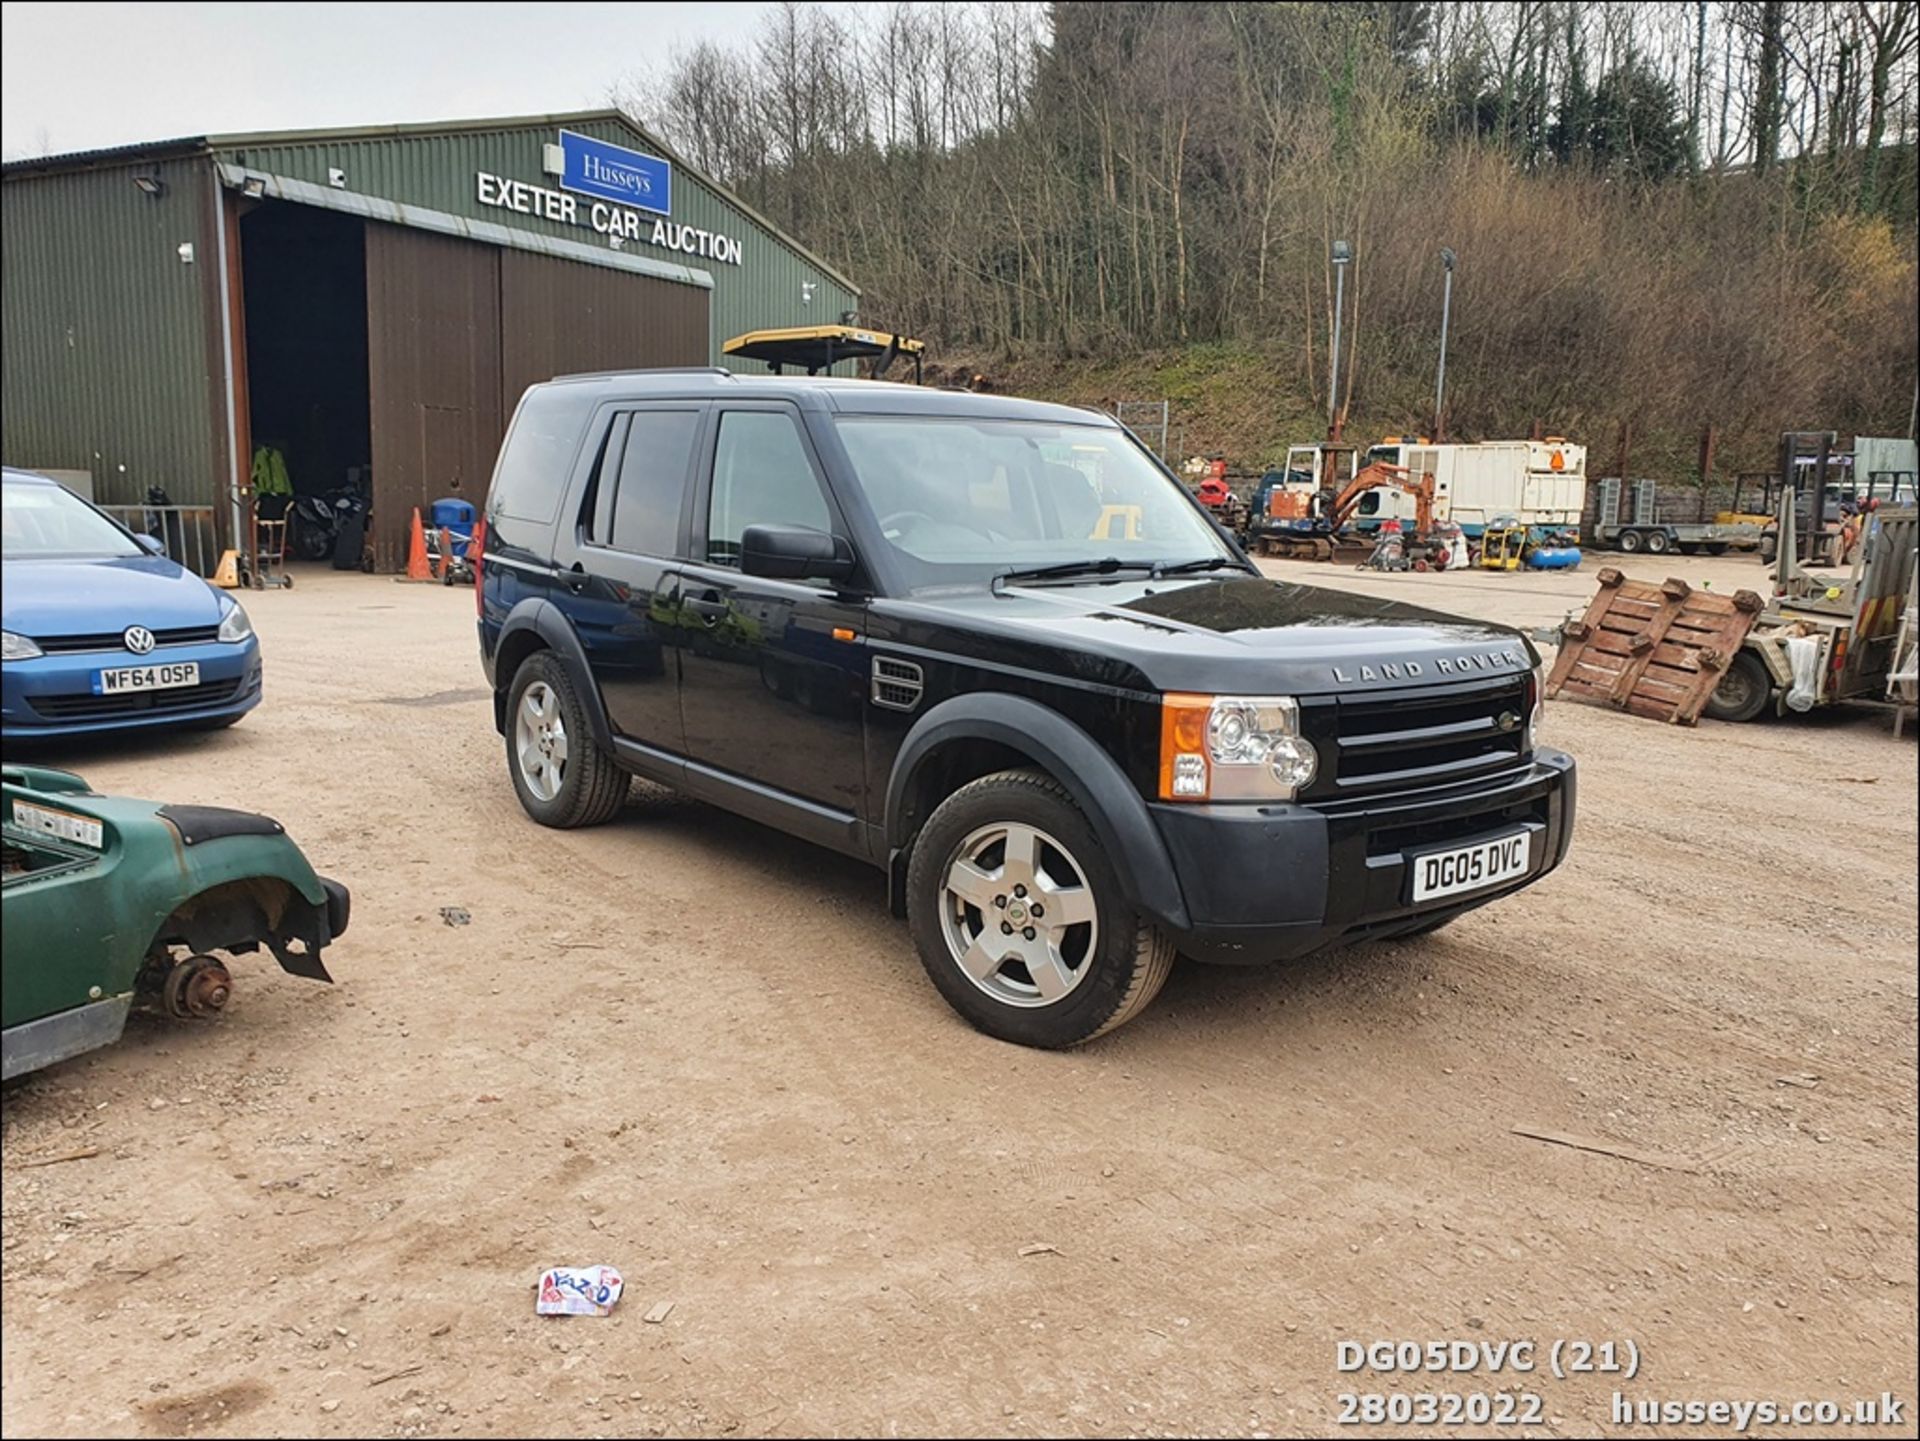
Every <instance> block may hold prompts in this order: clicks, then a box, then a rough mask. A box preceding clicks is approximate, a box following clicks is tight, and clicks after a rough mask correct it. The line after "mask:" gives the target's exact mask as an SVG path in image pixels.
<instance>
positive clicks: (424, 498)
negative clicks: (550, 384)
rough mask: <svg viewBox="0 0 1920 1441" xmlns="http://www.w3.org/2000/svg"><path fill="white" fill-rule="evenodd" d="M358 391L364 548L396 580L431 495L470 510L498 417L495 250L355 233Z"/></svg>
mask: <svg viewBox="0 0 1920 1441" xmlns="http://www.w3.org/2000/svg"><path fill="white" fill-rule="evenodd" d="M367 380H368V387H369V390H370V391H371V395H370V397H369V400H370V406H369V409H370V411H371V421H372V427H371V428H372V440H373V535H372V540H373V547H374V563H375V564H376V565H377V566H378V567H379V568H380V569H381V570H400V569H404V568H405V566H406V560H407V538H408V531H409V527H410V524H411V521H412V516H413V510H414V508H415V507H416V506H418V507H419V508H420V510H421V513H422V514H423V515H424V514H425V513H426V508H427V506H428V505H430V504H431V503H432V502H433V501H435V500H437V499H439V498H440V497H441V496H443V495H458V496H463V497H465V498H466V499H469V500H471V501H472V502H473V503H474V504H475V505H476V506H478V505H479V504H480V502H481V500H482V498H483V497H484V495H485V493H486V488H487V477H488V476H490V475H491V474H492V473H493V456H494V451H495V449H496V448H497V447H498V445H499V443H500V433H501V431H502V429H503V428H504V422H503V421H502V419H501V414H500V251H498V250H497V249H495V248H494V247H492V246H490V245H478V244H475V243H474V242H472V241H469V240H456V239H453V238H452V237H450V236H444V235H435V234H432V233H430V232H428V231H424V230H409V229H407V228H405V227H403V226H398V225H383V224H379V223H377V222H370V223H369V224H368V225H367Z"/></svg>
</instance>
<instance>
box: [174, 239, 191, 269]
mask: <svg viewBox="0 0 1920 1441" xmlns="http://www.w3.org/2000/svg"><path fill="white" fill-rule="evenodd" d="M173 253H174V254H175V255H178V256H179V257H180V263H181V264H182V265H191V264H193V242H192V241H191V240H183V241H181V242H180V243H179V244H178V245H176V246H175V247H174V248H173Z"/></svg>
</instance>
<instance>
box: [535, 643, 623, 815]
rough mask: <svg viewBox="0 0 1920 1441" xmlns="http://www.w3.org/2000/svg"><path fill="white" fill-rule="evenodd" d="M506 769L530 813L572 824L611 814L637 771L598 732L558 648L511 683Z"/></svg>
mask: <svg viewBox="0 0 1920 1441" xmlns="http://www.w3.org/2000/svg"><path fill="white" fill-rule="evenodd" d="M506 730H507V735H506V742H507V774H508V775H510V776H511V777H512V778H513V789H514V791H515V793H516V794H517V795H518V796H519V797H520V804H521V806H522V807H524V808H525V810H526V812H527V814H528V815H530V816H532V817H533V818H534V819H535V820H536V821H538V822H540V824H541V825H543V826H552V827H554V828H555V829H556V830H572V829H574V828H576V827H578V826H597V825H599V824H601V823H602V822H604V821H609V820H612V819H613V817H614V816H615V815H616V814H617V813H618V812H619V810H620V807H621V805H622V804H623V803H624V802H625V801H626V798H627V791H628V790H629V789H630V788H631V785H632V779H633V778H632V777H631V776H629V775H628V774H627V773H626V772H625V771H623V770H621V769H620V767H619V766H618V765H617V764H616V763H615V762H614V759H613V757H612V756H611V755H610V754H609V753H608V752H607V751H606V750H605V749H604V748H603V747H602V746H601V745H600V743H599V742H598V741H597V740H595V739H594V736H593V727H592V725H591V724H590V723H589V722H588V720H587V710H586V707H585V706H584V705H583V704H581V701H580V694H579V692H578V691H577V690H575V689H574V685H573V680H572V678H571V677H570V676H569V675H568V674H567V668H566V666H564V665H562V664H561V662H560V658H559V657H558V656H556V655H555V654H554V653H553V652H552V651H547V650H541V651H535V652H534V653H533V654H532V655H530V656H528V657H527V658H526V660H524V661H522V662H521V664H520V668H519V669H518V670H516V671H515V672H514V673H513V680H512V682H511V683H510V684H509V686H508V687H507V727H506Z"/></svg>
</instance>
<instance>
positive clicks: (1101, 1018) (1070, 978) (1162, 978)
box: [907, 770, 1174, 1050]
mask: <svg viewBox="0 0 1920 1441" xmlns="http://www.w3.org/2000/svg"><path fill="white" fill-rule="evenodd" d="M1029 883H1031V884H1029ZM1050 897H1058V898H1059V899H1057V900H1051V899H1049V898H1050ZM1047 905H1052V906H1053V907H1054V913H1053V915H1052V916H1048V915H1046V914H1045V907H1046V906H1047ZM1029 907H1032V908H1033V909H1032V910H1029V909H1028V908H1029ZM1015 921H1018V922H1021V923H1022V924H1020V925H1018V926H1016V925H1014V924H1013V922H1015ZM907 922H908V927H909V929H910V931H911V933H912V935H913V941H914V946H915V948H916V949H917V950H918V951H919V953H920V962H921V964H922V965H923V966H925V967H926V971H927V975H928V977H929V978H930V979H931V980H932V981H933V984H934V985H935V987H937V988H938V990H939V991H940V994H941V995H942V996H944V997H945V998H946V1000H947V1004H949V1005H950V1006H952V1007H953V1008H954V1010H956V1011H958V1012H959V1013H960V1014H961V1015H962V1016H963V1017H965V1018H966V1019H967V1021H968V1022H970V1023H971V1024H972V1025H973V1026H974V1027H976V1028H977V1029H979V1030H981V1031H984V1032H986V1033H987V1034H988V1035H990V1036H993V1037H996V1038H997V1039H999V1040H1003V1041H1011V1042H1013V1043H1014V1044H1016V1045H1022V1046H1037V1047H1041V1048H1043V1049H1048V1050H1061V1049H1064V1048H1066V1047H1069V1046H1077V1045H1080V1044H1082V1043H1083V1042H1086V1041H1090V1040H1092V1039H1094V1037H1096V1036H1100V1035H1104V1034H1105V1033H1106V1032H1108V1031H1111V1030H1113V1029H1114V1028H1115V1027H1116V1026H1120V1025H1123V1024H1125V1023H1126V1022H1127V1021H1129V1020H1131V1019H1133V1017H1135V1016H1137V1015H1138V1014H1140V1012H1141V1011H1143V1010H1145V1009H1146V1007H1147V1004H1148V1002H1150V1001H1152V999H1153V998H1154V997H1155V996H1156V995H1157V994H1159V991H1160V987H1161V986H1162V985H1164V984H1165V983H1166V979H1167V976H1168V974H1169V973H1170V972H1171V971H1172V969H1173V958H1174V948H1173V943H1172V941H1171V940H1169V939H1168V938H1167V937H1166V936H1165V935H1163V934H1162V933H1161V931H1160V929H1159V928H1158V927H1157V926H1155V925H1154V924H1153V923H1152V922H1151V921H1149V920H1147V919H1146V918H1144V917H1142V916H1141V915H1140V914H1139V913H1138V912H1137V911H1136V910H1134V908H1133V906H1132V905H1131V903H1130V902H1129V901H1128V900H1127V898H1126V896H1124V895H1123V894H1122V893H1121V888H1120V880H1119V877H1118V875H1117V874H1116V873H1115V871H1114V869H1113V867H1112V865H1111V864H1110V863H1109V862H1108V860H1107V857H1106V852H1105V849H1104V847H1102V845H1101V844H1100V841H1099V840H1098V838H1097V837H1096V836H1095V834H1094V830H1093V827H1092V826H1091V825H1090V824H1089V823H1088V821H1087V818H1086V816H1085V815H1083V814H1082V813H1081V811H1080V809H1079V807H1077V806H1076V805H1075V804H1074V803H1073V800H1072V798H1071V797H1070V796H1069V795H1068V794H1067V792H1066V791H1065V790H1064V789H1063V788H1062V787H1061V786H1060V784H1059V783H1058V782H1057V781H1055V780H1054V779H1053V778H1052V777H1050V776H1048V775H1045V774H1043V773H1042V772H1039V771H1032V770H1011V771H1000V772H998V773H997V774H994V775H989V776H984V777H982V778H981V779H979V780H976V781H972V782H969V783H968V784H967V785H964V786H962V787H961V788H960V789H959V790H957V791H955V792H954V793H953V794H952V795H950V796H948V797H947V798H946V800H944V801H942V802H941V803H940V805H939V807H938V808H937V809H936V810H935V811H934V813H933V814H932V815H931V816H930V817H928V819H927V823H926V825H925V826H924V827H923V828H922V829H921V831H920V834H919V836H918V837H917V838H916V839H915V841H914V844H913V853H912V857H911V859H910V860H909V862H908V865H907ZM1031 922H1038V924H1028V923H1031ZM969 956H971V957H973V958H974V960H973V963H972V965H971V966H969V965H968V964H967V963H966V958H967V957H969ZM1028 958H1031V963H1030V961H1029V959H1028ZM1049 991H1051V992H1053V994H1052V995H1051V996H1050V995H1049V994H1048V992H1049Z"/></svg>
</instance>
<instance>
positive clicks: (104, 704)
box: [29, 679, 240, 721]
mask: <svg viewBox="0 0 1920 1441" xmlns="http://www.w3.org/2000/svg"><path fill="white" fill-rule="evenodd" d="M239 691H240V682H239V680H238V679H234V680H214V681H207V682H206V683H205V684H203V685H189V686H181V687H180V688H179V689H178V690H149V691H133V692H130V693H129V694H126V695H38V696H31V697H29V699H30V700H31V702H32V704H33V708H34V710H36V711H38V712H39V713H40V715H42V716H43V717H45V718H46V719H47V720H64V721H93V720H118V719H120V718H122V717H124V716H133V715H149V714H152V713H154V712H156V711H177V710H193V709H195V708H196V707H199V706H208V705H219V704H220V703H221V702H223V701H230V700H232V699H233V698H234V696H236V695H237V694H239Z"/></svg>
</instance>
